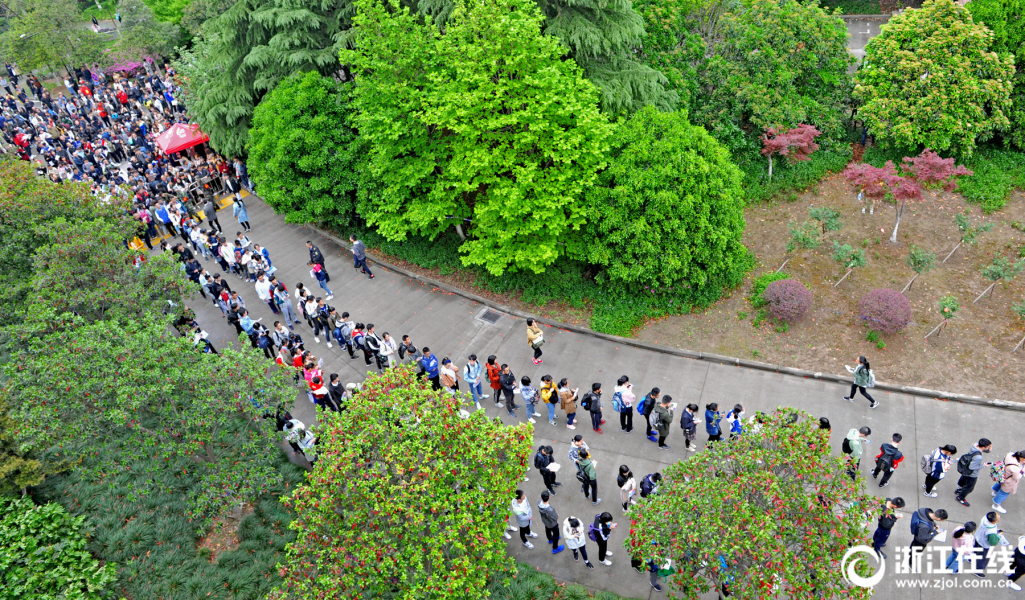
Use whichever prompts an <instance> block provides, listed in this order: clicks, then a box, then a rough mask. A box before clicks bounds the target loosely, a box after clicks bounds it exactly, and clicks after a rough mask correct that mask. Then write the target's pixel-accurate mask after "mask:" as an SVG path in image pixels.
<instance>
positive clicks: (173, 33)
mask: <svg viewBox="0 0 1025 600" xmlns="http://www.w3.org/2000/svg"><path fill="white" fill-rule="evenodd" d="M117 11H118V14H120V15H121V23H120V25H119V26H118V32H119V33H118V38H117V41H116V42H115V43H114V44H113V46H112V47H111V48H110V49H109V50H107V52H106V54H105V57H104V59H105V61H106V62H107V63H121V62H127V61H138V60H140V59H141V58H143V57H147V56H148V57H153V58H156V57H161V56H164V57H166V56H170V55H171V54H172V53H173V52H174V47H175V45H176V44H177V43H178V37H179V33H180V29H179V28H178V27H177V26H176V25H175V24H174V23H176V22H177V21H176V20H173V19H171V18H163V19H160V18H158V16H156V15H154V13H153V11H152V10H150V8H149V6H147V5H146V4H145V3H143V1H142V0H118V3H117ZM164 16H165V17H169V15H164ZM178 19H179V20H180V16H179V17H178ZM169 20H170V21H174V22H173V23H170V22H165V21H169Z"/></svg>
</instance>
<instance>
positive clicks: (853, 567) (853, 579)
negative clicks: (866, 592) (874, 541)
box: [840, 545, 886, 588]
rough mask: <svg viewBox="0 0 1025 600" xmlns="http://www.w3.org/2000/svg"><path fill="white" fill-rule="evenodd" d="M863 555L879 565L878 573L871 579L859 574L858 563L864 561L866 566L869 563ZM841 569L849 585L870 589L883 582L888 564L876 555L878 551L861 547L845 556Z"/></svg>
mask: <svg viewBox="0 0 1025 600" xmlns="http://www.w3.org/2000/svg"><path fill="white" fill-rule="evenodd" d="M862 555H868V556H870V557H872V560H873V561H875V562H876V564H878V565H879V568H878V569H877V570H876V572H875V573H873V574H872V575H871V576H869V577H863V576H861V575H858V573H857V567H858V563H860V562H862V560H864V562H865V564H868V562H869V561H868V560H867V559H864V557H863V556H862ZM840 569H841V570H842V571H841V572H842V574H843V578H844V579H845V580H846V581H847V583H850V584H851V585H854V586H857V587H861V588H870V587H873V586H875V584H877V583H879V582H880V581H882V580H883V575H884V574H885V573H886V563H885V562H883V561H882V560H880V557H879V555H878V554H876V551H875V550H873V549H872V547H871V546H864V545H861V546H854V547H852V548H851V549H849V550H848V551H847V552H846V553H845V554H844V555H843V561H842V562H841V563H840Z"/></svg>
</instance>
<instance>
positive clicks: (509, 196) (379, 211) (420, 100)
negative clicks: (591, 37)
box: [342, 0, 610, 275]
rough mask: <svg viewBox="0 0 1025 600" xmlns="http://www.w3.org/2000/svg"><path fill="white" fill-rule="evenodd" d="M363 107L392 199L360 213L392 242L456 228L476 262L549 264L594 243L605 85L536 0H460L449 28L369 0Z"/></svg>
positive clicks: (386, 194) (359, 63)
mask: <svg viewBox="0 0 1025 600" xmlns="http://www.w3.org/2000/svg"><path fill="white" fill-rule="evenodd" d="M356 19H357V22H358V24H359V27H358V28H357V29H356V40H355V49H354V50H351V51H350V50H346V51H343V52H342V62H344V63H345V64H349V65H352V66H353V70H354V72H355V74H356V78H357V80H358V81H359V82H360V83H359V85H357V86H356V90H355V96H354V107H355V109H356V111H357V113H358V114H357V117H356V126H357V129H358V130H359V132H360V136H361V137H364V138H366V140H367V142H368V144H369V161H370V162H369V172H370V174H371V175H372V176H373V177H374V178H376V179H377V180H378V181H379V183H380V187H381V190H380V194H379V195H378V196H375V197H374V198H372V199H370V200H368V201H365V202H361V203H360V210H359V212H360V214H361V216H363V217H364V218H366V220H367V222H368V223H369V224H371V225H374V226H376V227H377V228H378V231H379V232H380V233H381V234H382V235H384V237H385V238H387V239H389V240H403V239H405V238H406V236H408V235H410V234H414V233H416V234H421V235H425V236H428V237H430V238H435V237H437V236H438V235H439V234H440V233H442V232H443V231H445V230H447V229H449V228H451V227H453V226H455V227H456V230H457V231H458V232H459V233H460V234H461V235H464V234H463V225H462V224H463V223H465V222H466V221H470V223H471V224H470V230H469V237H468V238H467V239H466V241H465V242H464V243H463V244H462V246H461V247H460V252H461V253H463V254H464V255H465V256H463V257H462V261H463V263H464V264H467V265H483V266H484V267H485V268H486V269H487V270H488V271H489V272H490V273H492V274H494V275H500V274H502V273H503V272H505V271H506V270H507V269H508V268H515V269H529V270H531V271H534V272H542V271H543V270H544V269H545V267H547V266H548V265H550V264H551V263H552V262H554V261H555V259H556V258H558V257H559V256H560V255H564V254H574V253H580V252H582V251H583V247H582V240H580V236H578V235H575V232H576V231H577V230H579V229H580V228H581V226H582V225H583V224H584V221H585V217H586V215H585V214H584V205H583V202H582V196H583V194H584V191H585V190H586V189H587V188H588V187H589V186H590V185H591V184H592V182H593V181H594V180H595V178H596V176H597V175H596V172H597V171H598V169H600V168H601V167H603V166H604V157H605V151H606V147H607V143H608V142H607V139H608V136H609V132H610V126H609V125H608V123H607V121H606V120H605V118H604V117H603V116H602V115H601V114H600V113H599V112H598V108H597V102H596V92H595V90H594V87H593V86H592V85H591V84H590V83H589V82H588V81H586V80H585V79H584V78H583V77H581V75H580V71H579V69H578V67H577V66H576V64H575V63H574V62H573V61H572V60H563V59H562V56H561V55H562V52H563V49H562V48H560V47H559V45H558V43H557V42H556V40H554V39H553V38H550V37H545V36H542V35H541V32H540V23H541V15H540V14H539V13H538V11H537V8H536V7H534V6H533V5H532V4H530V3H529V2H527V1H526V0H488V1H487V2H482V3H480V4H478V5H475V6H474V8H473V10H464V9H463V7H462V5H458V6H457V7H456V9H455V11H454V12H453V15H452V18H451V19H450V21H449V23H448V25H447V26H446V30H445V33H444V34H441V33H439V32H438V31H437V30H435V29H434V28H433V27H432V26H430V25H423V24H420V23H419V22H418V17H417V16H416V15H414V14H412V13H411V12H410V11H408V10H407V9H405V8H401V7H400V6H399V5H398V4H397V3H394V4H391V5H390V6H385V5H382V4H380V3H378V2H376V1H375V0H361V2H360V3H359V15H358V16H357V17H356Z"/></svg>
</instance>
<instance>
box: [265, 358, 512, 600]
mask: <svg viewBox="0 0 1025 600" xmlns="http://www.w3.org/2000/svg"><path fill="white" fill-rule="evenodd" d="M460 413H461V411H460V401H459V400H458V399H456V398H452V397H450V396H448V395H444V394H438V393H437V392H435V391H433V390H432V389H431V386H430V383H429V382H425V381H423V380H421V379H420V378H418V377H416V376H415V375H414V373H413V370H412V368H411V367H408V366H406V367H400V368H397V369H392V370H388V371H385V372H384V373H383V374H381V375H371V376H370V378H369V379H368V380H367V381H366V382H365V387H364V388H363V391H362V392H361V393H360V394H359V395H357V396H356V397H355V398H354V399H353V400H352V401H351V402H350V403H349V404H348V405H347V407H346V410H345V411H343V412H341V413H324V414H323V416H322V424H321V425H320V426H319V428H318V438H319V440H320V442H319V444H320V446H319V448H320V449H319V456H320V458H319V459H318V462H317V467H316V470H315V471H314V472H313V474H312V475H311V476H310V477H309V478H308V479H307V481H306V483H304V484H303V485H301V486H299V488H298V489H296V490H295V493H294V494H293V495H292V496H291V497H286V498H283V499H282V502H284V503H285V504H286V505H287V506H289V507H290V508H294V509H295V511H296V513H297V515H298V516H297V518H296V520H294V521H292V523H291V524H290V525H289V528H290V529H292V530H293V531H295V532H297V534H298V538H297V539H296V541H295V542H294V543H292V544H290V545H289V546H288V549H287V554H288V556H287V560H286V561H284V562H283V563H282V564H280V565H278V568H279V569H280V570H281V572H282V574H283V576H284V579H285V581H284V583H283V585H282V586H281V587H280V588H279V590H278V594H277V595H272V596H271V597H272V598H279V599H283V598H288V599H296V600H299V599H307V598H311V599H312V598H324V597H368V596H369V597H389V598H396V599H402V600H433V599H437V598H463V599H475V598H480V599H483V598H487V596H488V590H487V586H488V582H489V581H490V580H492V579H493V578H496V577H498V578H501V577H502V576H503V575H505V574H508V573H510V572H511V571H512V569H513V562H512V559H511V558H510V557H509V556H508V554H506V552H505V541H504V540H503V538H502V533H503V531H504V530H505V524H506V520H507V518H508V511H509V501H510V500H511V499H512V498H513V495H514V494H513V493H514V491H515V490H516V486H517V482H519V480H520V479H522V477H523V474H524V473H525V472H526V469H527V463H526V461H527V457H528V454H529V453H530V439H531V428H530V425H528V424H521V425H519V426H517V427H506V426H505V425H503V424H502V423H501V422H500V421H498V420H497V419H489V418H487V417H486V415H484V414H483V413H482V412H479V411H478V412H476V413H473V414H472V415H469V416H466V417H465V418H464V417H463V416H461V415H460Z"/></svg>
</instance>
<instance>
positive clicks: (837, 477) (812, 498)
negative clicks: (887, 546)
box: [624, 408, 881, 600]
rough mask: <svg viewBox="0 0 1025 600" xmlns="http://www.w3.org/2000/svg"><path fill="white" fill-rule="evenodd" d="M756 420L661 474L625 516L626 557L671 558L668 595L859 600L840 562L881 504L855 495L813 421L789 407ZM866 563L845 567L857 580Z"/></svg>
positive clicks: (841, 461)
mask: <svg viewBox="0 0 1025 600" xmlns="http://www.w3.org/2000/svg"><path fill="white" fill-rule="evenodd" d="M756 418H757V419H758V420H759V421H760V422H756V423H745V424H744V431H743V433H742V434H741V436H740V437H739V438H737V439H735V440H725V441H722V442H718V443H715V444H713V445H711V446H709V447H707V448H706V449H705V450H704V451H702V452H699V453H698V454H696V455H694V456H693V457H691V458H689V459H687V460H686V461H683V462H679V463H676V464H675V465H672V466H670V467H668V468H667V469H666V470H665V473H664V474H663V480H662V485H661V486H659V490H658V493H656V494H655V495H653V496H649V497H648V498H646V499H645V500H643V501H642V502H641V503H640V504H639V505H638V506H637V508H635V509H633V510H632V511H631V513H630V515H631V520H630V535H629V536H628V537H627V539H626V542H625V543H624V545H625V546H626V548H627V554H629V555H630V556H631V557H634V558H639V559H642V560H645V561H647V560H655V561H656V563H657V564H659V565H662V564H664V563H665V561H666V559H672V561H673V567H674V568H676V572H675V573H673V574H672V575H669V577H668V582H669V586H670V587H671V588H672V589H671V591H670V594H671V595H672V596H673V597H676V598H685V599H694V600H696V599H697V598H699V597H701V596H702V594H707V593H708V592H709V591H712V590H719V589H720V587H721V586H722V585H725V586H726V587H727V589H728V590H729V591H730V592H731V594H732V595H733V597H737V598H759V599H764V598H868V597H869V596H870V595H871V593H872V591H871V590H870V589H866V588H860V587H854V586H851V585H850V584H849V583H847V581H846V580H845V579H844V577H843V575H842V569H841V561H842V560H843V556H844V553H845V552H846V551H847V549H848V548H850V547H851V546H854V545H858V544H868V543H869V541H868V537H867V536H868V534H869V533H870V532H871V531H872V527H874V524H875V519H876V517H877V516H878V515H879V511H880V510H881V500H880V499H878V498H874V497H871V496H867V495H865V494H864V493H863V491H862V490H863V481H862V477H861V475H860V473H859V472H857V471H856V472H855V479H852V478H851V477H850V476H849V475H848V474H847V468H848V464H847V458H848V457H847V456H842V455H841V456H838V455H834V454H833V453H832V452H831V450H830V444H829V431H828V430H820V429H819V428H818V419H816V418H814V417H812V416H811V415H809V414H807V413H804V412H801V411H797V410H794V409H789V408H786V409H779V410H777V411H776V412H775V413H773V414H770V415H758V416H757V417H756ZM841 434H842V432H837V435H841ZM866 525H869V527H868V528H866ZM866 562H869V561H864V560H860V561H857V562H856V564H855V566H854V567H853V568H854V569H855V570H856V572H858V574H860V575H862V576H868V575H871V574H872V572H873V567H874V566H875V565H872V564H866ZM847 566H848V567H850V565H847Z"/></svg>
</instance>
